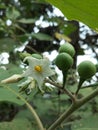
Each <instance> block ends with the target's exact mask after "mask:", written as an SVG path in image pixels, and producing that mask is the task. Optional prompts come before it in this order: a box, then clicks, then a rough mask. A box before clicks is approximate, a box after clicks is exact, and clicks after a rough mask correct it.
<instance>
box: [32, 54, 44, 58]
mask: <svg viewBox="0 0 98 130" xmlns="http://www.w3.org/2000/svg"><path fill="white" fill-rule="evenodd" d="M32 57H34V58H36V59H42V58H43V57H42V56H41V55H40V54H37V53H34V54H32Z"/></svg>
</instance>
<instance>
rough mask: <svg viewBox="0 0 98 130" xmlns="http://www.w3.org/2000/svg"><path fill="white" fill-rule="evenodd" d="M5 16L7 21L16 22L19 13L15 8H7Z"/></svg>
mask: <svg viewBox="0 0 98 130" xmlns="http://www.w3.org/2000/svg"><path fill="white" fill-rule="evenodd" d="M6 16H7V18H8V19H11V20H16V19H17V18H18V17H19V16H20V12H19V11H18V10H17V9H16V8H15V7H8V10H7V12H6Z"/></svg>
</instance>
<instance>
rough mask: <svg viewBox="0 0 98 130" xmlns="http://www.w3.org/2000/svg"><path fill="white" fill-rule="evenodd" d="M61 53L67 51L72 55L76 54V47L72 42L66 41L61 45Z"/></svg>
mask: <svg viewBox="0 0 98 130" xmlns="http://www.w3.org/2000/svg"><path fill="white" fill-rule="evenodd" d="M58 51H59V53H62V52H66V53H68V54H69V55H71V56H72V57H73V56H74V55H75V49H74V47H73V46H72V45H71V44H70V43H68V42H67V43H65V44H63V45H61V46H60V47H59V50H58Z"/></svg>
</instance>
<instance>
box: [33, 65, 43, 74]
mask: <svg viewBox="0 0 98 130" xmlns="http://www.w3.org/2000/svg"><path fill="white" fill-rule="evenodd" d="M34 69H35V70H36V71H38V72H41V71H42V67H41V66H39V65H37V66H35V68H34Z"/></svg>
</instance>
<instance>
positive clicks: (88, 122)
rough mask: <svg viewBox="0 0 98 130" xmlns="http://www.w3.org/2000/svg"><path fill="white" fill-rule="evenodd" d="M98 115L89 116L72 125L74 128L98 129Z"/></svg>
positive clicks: (81, 129)
mask: <svg viewBox="0 0 98 130" xmlns="http://www.w3.org/2000/svg"><path fill="white" fill-rule="evenodd" d="M97 129H98V115H95V116H89V117H88V118H85V119H81V120H80V121H75V122H74V123H73V125H72V130H97Z"/></svg>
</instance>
